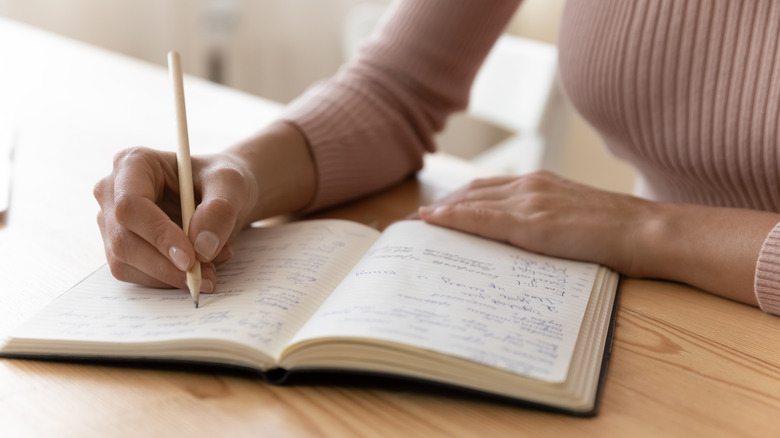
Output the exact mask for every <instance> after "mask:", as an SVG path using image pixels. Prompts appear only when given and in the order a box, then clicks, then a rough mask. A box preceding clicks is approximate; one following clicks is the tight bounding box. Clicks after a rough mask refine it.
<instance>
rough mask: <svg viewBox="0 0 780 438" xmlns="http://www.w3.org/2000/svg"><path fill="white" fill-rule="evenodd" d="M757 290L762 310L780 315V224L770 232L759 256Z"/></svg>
mask: <svg viewBox="0 0 780 438" xmlns="http://www.w3.org/2000/svg"><path fill="white" fill-rule="evenodd" d="M755 291H756V298H758V305H759V307H761V310H763V311H764V312H768V313H772V314H775V315H780V224H777V225H776V226H775V228H774V229H772V231H771V232H770V233H769V236H768V237H767V238H766V240H765V241H764V245H763V246H762V248H761V253H760V254H759V256H758V262H757V263H756V280H755Z"/></svg>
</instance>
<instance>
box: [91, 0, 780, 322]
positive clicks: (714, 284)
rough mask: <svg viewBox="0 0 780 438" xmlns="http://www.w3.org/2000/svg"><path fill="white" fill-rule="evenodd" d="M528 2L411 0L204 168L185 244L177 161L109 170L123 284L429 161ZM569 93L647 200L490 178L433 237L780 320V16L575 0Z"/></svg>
mask: <svg viewBox="0 0 780 438" xmlns="http://www.w3.org/2000/svg"><path fill="white" fill-rule="evenodd" d="M518 3H519V2H518V1H510V0H502V1H495V2H491V4H490V6H489V7H487V6H485V5H484V4H483V3H482V2H477V1H473V2H456V3H453V2H450V1H447V0H427V1H424V2H419V1H413V0H410V1H400V2H397V3H395V4H394V5H393V7H392V8H391V10H390V12H389V13H388V16H387V17H386V19H385V20H384V21H383V24H382V25H381V26H380V29H379V30H378V32H377V33H376V34H375V35H374V37H373V38H372V40H371V41H370V42H369V43H368V44H367V45H365V46H364V47H363V48H362V50H361V52H360V55H359V56H358V58H357V59H356V60H355V61H353V62H351V63H349V64H348V65H345V66H344V67H343V68H342V69H341V70H340V71H339V72H338V74H337V75H335V76H334V77H333V78H331V79H329V80H327V81H324V82H322V83H319V84H316V85H315V86H313V87H312V88H310V89H309V90H308V91H307V92H306V93H304V94H303V95H302V96H300V97H299V98H298V99H296V100H295V101H294V102H292V103H291V104H290V105H289V107H288V108H287V110H286V112H285V114H284V116H283V117H282V118H281V120H280V121H279V122H277V123H274V124H272V125H271V126H269V127H267V128H266V129H264V130H263V131H262V132H260V133H259V134H257V135H256V136H255V137H253V138H249V139H247V140H246V141H245V142H243V143H241V144H238V145H235V146H233V147H231V148H229V149H227V150H225V151H224V153H221V154H217V155H215V156H209V157H200V158H199V157H195V158H194V159H193V172H194V175H195V184H196V192H197V194H198V197H199V199H200V204H199V205H198V207H197V209H196V211H195V213H194V215H193V217H192V222H191V225H190V227H191V229H190V231H191V233H190V236H191V237H192V241H193V242H194V245H193V244H192V243H190V242H191V240H190V239H188V237H187V236H185V235H184V234H183V233H182V231H181V229H180V228H179V227H178V226H177V225H176V224H175V223H174V222H173V221H172V220H171V218H175V217H176V216H177V214H178V207H177V206H178V197H177V194H176V190H175V187H176V176H175V175H176V173H175V167H176V159H175V157H174V155H173V154H172V153H165V152H159V151H154V150H150V149H145V148H132V149H128V150H126V151H124V152H122V153H120V154H118V155H117V157H116V159H115V163H114V170H113V173H112V174H111V175H109V176H107V177H106V178H105V179H103V180H102V181H100V182H99V183H98V184H97V185H96V187H95V196H96V198H97V199H98V201H99V203H100V205H101V212H100V214H99V224H100V228H101V231H102V234H103V238H104V242H105V248H106V255H107V259H108V262H109V265H110V266H111V269H112V272H113V274H114V275H115V276H116V277H117V278H119V279H121V280H125V281H129V282H135V283H142V284H146V285H152V286H160V287H164V286H174V287H180V288H183V287H184V286H185V283H184V278H185V277H184V270H186V268H187V267H189V266H190V265H191V264H192V263H193V262H194V260H195V258H196V257H197V258H198V259H199V260H200V261H201V262H203V273H204V274H203V275H204V281H203V291H204V292H210V291H212V290H213V289H214V284H215V280H216V270H215V265H218V264H220V263H222V262H224V261H225V260H227V259H228V258H229V257H230V242H231V240H232V239H233V238H234V237H235V236H236V234H237V233H238V232H239V231H240V230H241V229H242V228H243V227H245V226H246V225H248V224H249V223H251V222H253V221H255V220H258V219H261V218H265V217H270V216H274V215H277V214H281V213H290V212H297V213H306V212H310V211H314V210H316V209H320V208H323V207H327V206H330V205H334V204H337V203H340V202H344V201H347V200H350V199H354V198H357V197H360V196H363V195H366V194H369V193H372V192H374V191H377V190H380V189H382V188H385V187H387V186H389V185H392V184H395V183H397V182H399V181H401V180H403V179H404V178H406V177H408V176H409V175H410V174H412V173H413V172H415V171H417V170H418V169H419V168H420V167H421V166H422V156H423V154H424V153H426V152H429V151H433V150H434V144H433V139H432V138H433V137H432V136H433V134H434V133H435V132H436V131H438V130H440V129H441V128H442V127H443V126H444V123H445V121H446V119H447V116H448V115H449V114H451V113H452V112H454V111H457V110H460V109H463V108H465V106H466V104H467V98H468V92H469V86H470V84H471V82H472V80H473V78H474V76H475V74H476V72H477V70H478V68H479V66H480V63H481V62H482V60H483V59H484V58H485V56H486V54H487V53H488V51H489V49H490V47H491V45H492V44H493V43H494V42H495V40H496V39H497V37H498V36H499V35H500V33H501V31H502V29H503V28H504V26H505V25H506V23H507V21H508V20H509V19H510V18H511V17H512V15H513V13H514V11H515V9H516V7H517V6H518ZM562 20H563V21H562V26H561V29H562V31H561V35H560V41H559V50H560V55H559V56H560V76H561V83H562V85H563V87H564V89H565V91H566V93H567V95H568V96H569V98H570V100H571V102H572V104H573V105H574V107H575V108H576V109H577V110H578V111H579V112H580V113H581V115H582V116H583V117H584V118H585V119H586V120H587V121H589V122H590V123H591V124H592V125H593V127H594V128H595V129H596V130H598V132H599V133H600V134H601V136H602V138H603V139H604V142H605V144H606V146H607V147H608V148H609V149H610V150H611V151H612V152H613V153H614V154H616V155H618V156H619V157H622V158H624V159H626V160H628V161H630V162H632V163H633V164H634V165H635V166H636V167H637V170H638V173H639V175H640V179H641V183H640V186H639V188H638V196H629V195H623V194H615V193H609V192H604V191H601V190H597V189H594V188H590V187H586V186H583V185H580V184H577V183H575V182H572V181H569V180H566V179H564V178H561V177H559V176H556V175H553V174H550V173H547V172H536V173H532V174H529V175H522V176H511V177H498V178H492V179H486V180H479V181H476V182H474V183H473V184H471V185H470V186H468V187H466V188H463V189H462V190H460V191H458V192H456V193H453V194H451V195H450V196H448V197H447V198H445V199H444V200H442V201H439V202H437V203H436V204H435V205H431V206H425V207H422V208H421V209H420V211H419V214H420V217H421V218H422V219H423V220H425V221H428V222H431V223H434V224H439V225H442V226H446V227H452V228H456V229H459V230H463V231H467V232H470V233H475V234H479V235H483V236H486V237H489V238H492V239H496V240H501V241H507V242H509V243H511V244H513V245H516V246H519V247H522V248H525V249H528V250H532V251H536V252H540V253H544V254H550V255H554V256H559V257H566V258H572V259H579V260H586V261H593V262H597V263H601V264H604V265H607V266H610V267H612V268H614V269H615V270H617V271H619V272H621V273H623V274H625V275H628V276H633V277H646V278H658V279H668V280H673V281H679V282H684V283H687V284H690V285H693V286H696V287H699V288H701V289H703V290H706V291H709V292H711V293H713V294H717V295H720V296H723V297H727V298H730V299H734V300H737V301H741V302H745V303H748V304H751V305H754V306H755V305H759V306H760V307H761V308H762V309H764V310H765V311H767V312H771V313H776V314H777V313H780V225H779V224H780V155H779V154H780V123H778V122H779V121H780V44H777V38H776V36H777V34H778V31H780V27H778V23H780V7H778V6H777V5H776V4H774V3H760V4H758V3H755V2H738V1H733V2H709V1H706V0H691V1H688V2H676V3H672V4H667V3H658V2H623V1H617V0H596V1H592V0H591V1H585V0H570V1H569V2H568V3H567V5H566V8H565V11H564V15H563V18H562Z"/></svg>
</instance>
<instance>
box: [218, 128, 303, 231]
mask: <svg viewBox="0 0 780 438" xmlns="http://www.w3.org/2000/svg"><path fill="white" fill-rule="evenodd" d="M226 153H227V154H230V155H233V156H235V157H236V158H237V159H238V160H239V161H240V162H242V163H243V164H244V165H245V166H246V167H247V169H248V171H249V174H250V175H252V176H253V177H254V180H255V182H256V191H255V195H254V196H253V199H252V200H250V202H251V201H254V206H253V207H252V209H251V212H250V214H249V215H248V216H247V223H245V224H243V225H245V226H246V225H248V224H249V223H251V222H254V221H257V220H260V219H264V218H268V217H271V216H275V215H279V214H286V213H292V212H296V211H299V210H302V209H304V208H305V207H306V206H307V205H308V204H309V203H310V202H311V200H312V198H313V197H314V193H315V190H316V170H315V165H314V162H313V160H312V157H311V153H310V151H309V146H308V144H307V143H306V139H305V138H304V136H303V134H302V133H301V132H300V131H299V130H298V129H297V128H296V127H295V126H293V125H291V124H289V123H285V122H276V123H273V124H271V125H269V126H268V127H267V128H265V129H263V130H262V131H261V132H259V133H258V134H257V135H255V136H253V137H250V138H248V139H247V140H245V141H243V142H241V143H239V144H237V145H235V146H233V147H231V148H229V149H227V151H226Z"/></svg>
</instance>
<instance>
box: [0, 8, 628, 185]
mask: <svg viewBox="0 0 780 438" xmlns="http://www.w3.org/2000/svg"><path fill="white" fill-rule="evenodd" d="M359 3H362V1H361V0H0V16H3V17H6V18H10V19H12V20H16V21H19V22H22V23H26V24H30V25H32V26H35V27H38V28H42V29H45V30H48V31H51V32H54V33H57V34H61V35H63V36H66V37H69V38H73V39H76V40H80V41H83V42H86V43H89V44H92V45H96V46H99V47H103V48H105V49H108V50H111V51H114V52H119V53H122V54H126V55H128V56H131V57H135V58H139V59H142V60H145V61H148V62H151V63H154V64H159V65H161V66H165V65H166V53H167V52H168V51H169V50H172V49H175V50H178V51H180V52H181V53H182V59H183V67H184V70H185V73H187V74H191V75H194V76H198V77H202V78H206V79H209V80H212V81H215V82H219V83H222V84H224V85H227V86H229V87H233V88H237V89H239V90H242V91H245V92H248V93H251V94H254V95H258V96H261V97H264V98H268V99H272V100H275V101H279V102H283V103H286V102H289V101H290V100H292V99H293V98H294V97H295V96H297V95H298V94H300V93H301V92H302V91H304V90H305V89H306V88H307V87H308V86H309V85H310V84H311V83H313V82H315V81H317V80H321V79H324V78H327V77H329V76H331V75H332V74H333V73H335V72H336V70H337V69H338V67H339V66H340V65H341V63H342V62H344V59H345V54H344V50H343V28H344V24H345V20H346V19H347V17H348V15H349V12H350V11H351V10H353V9H354V7H355V6H356V5H358V4H359ZM372 3H389V0H388V1H382V0H373V2H372ZM564 3H565V0H526V1H525V2H524V3H523V4H522V5H521V7H520V9H519V10H518V12H517V13H516V14H515V16H514V17H513V19H512V21H511V23H510V25H509V26H508V28H507V30H506V32H507V33H508V34H511V35H517V36H522V37H526V38H530V39H533V40H538V41H542V42H546V43H550V44H555V43H556V40H557V34H558V28H559V18H560V15H561V13H562V10H563V5H564ZM44 56H45V55H44ZM1 62H2V61H1V60H0V68H2V67H1V65H2V64H1ZM567 118H568V120H567V122H568V123H566V131H565V137H564V138H563V140H562V141H563V142H564V145H563V148H564V149H563V150H564V154H563V156H562V160H561V164H560V166H559V169H560V173H562V174H563V175H565V176H567V177H569V178H572V179H574V180H577V181H580V182H584V183H587V184H590V185H594V186H596V187H600V188H604V189H608V190H614V191H621V192H631V191H632V189H633V182H634V173H633V170H632V169H631V168H630V166H628V165H626V164H624V163H622V162H620V161H618V160H616V159H615V158H613V157H612V156H611V155H609V154H608V153H607V152H606V150H605V149H604V148H603V147H602V146H601V142H600V139H599V137H598V136H597V135H596V134H595V133H594V132H593V131H592V130H591V129H590V128H589V127H588V126H587V124H586V123H585V122H584V121H582V119H580V118H579V117H578V115H577V114H576V113H575V112H574V111H570V112H569V114H568V115H567ZM453 129H455V130H457V132H458V134H457V135H452V134H448V133H447V132H450V131H452V130H453ZM492 129H493V128H491V127H487V126H483V125H481V124H480V123H477V122H474V121H473V120H471V121H468V120H456V121H455V122H453V123H451V124H450V125H448V129H447V132H445V133H444V134H443V135H442V136H441V137H440V144H441V147H442V149H443V150H445V151H447V152H450V153H453V154H456V155H459V156H462V157H464V158H470V157H472V156H474V155H475V154H477V153H478V152H480V151H481V150H482V149H484V147H485V144H487V143H490V142H491V141H493V140H492V137H495V136H496V135H500V134H497V133H495V132H492ZM464 132H466V133H468V135H464Z"/></svg>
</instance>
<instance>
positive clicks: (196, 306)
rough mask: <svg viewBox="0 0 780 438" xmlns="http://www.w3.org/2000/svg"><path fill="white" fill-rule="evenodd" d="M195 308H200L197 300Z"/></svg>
mask: <svg viewBox="0 0 780 438" xmlns="http://www.w3.org/2000/svg"><path fill="white" fill-rule="evenodd" d="M195 308H196V309H197V308H198V300H195Z"/></svg>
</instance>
